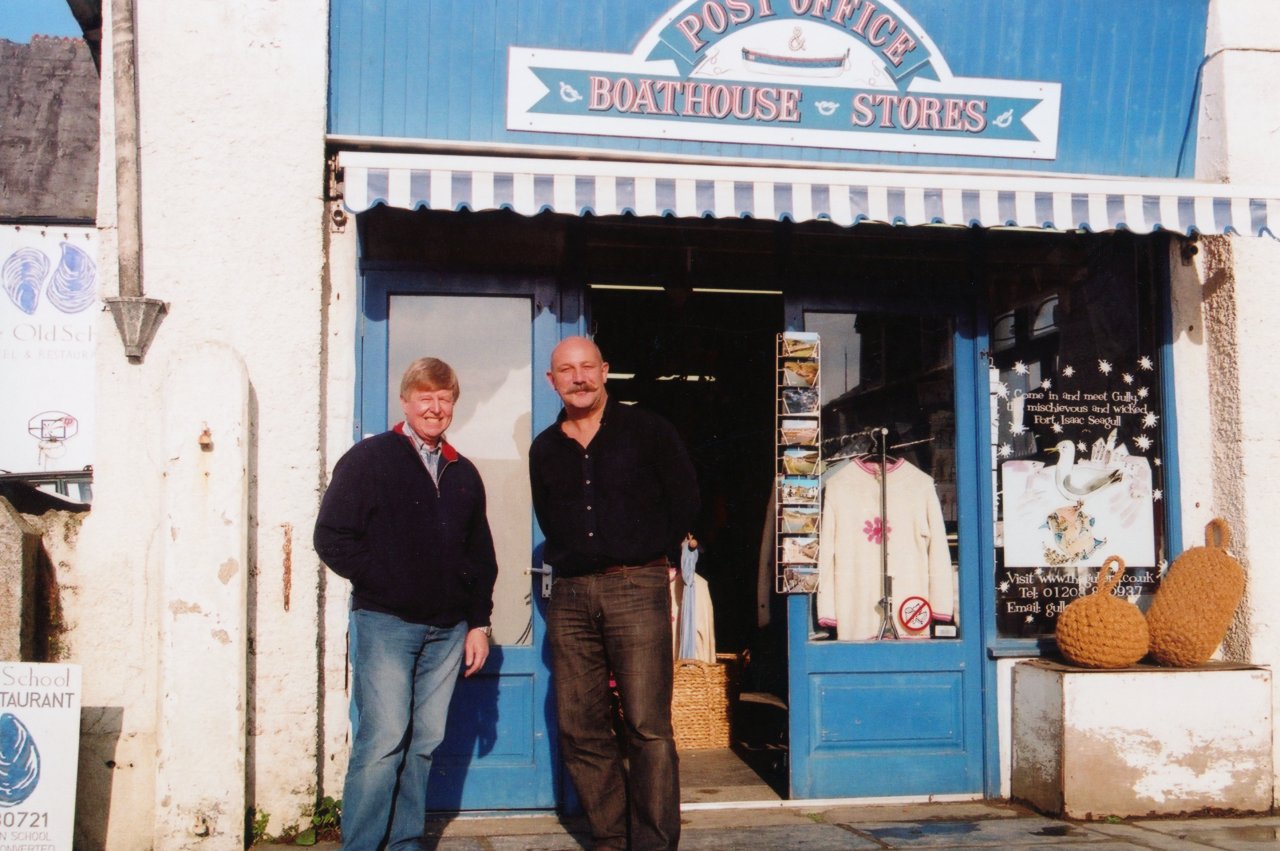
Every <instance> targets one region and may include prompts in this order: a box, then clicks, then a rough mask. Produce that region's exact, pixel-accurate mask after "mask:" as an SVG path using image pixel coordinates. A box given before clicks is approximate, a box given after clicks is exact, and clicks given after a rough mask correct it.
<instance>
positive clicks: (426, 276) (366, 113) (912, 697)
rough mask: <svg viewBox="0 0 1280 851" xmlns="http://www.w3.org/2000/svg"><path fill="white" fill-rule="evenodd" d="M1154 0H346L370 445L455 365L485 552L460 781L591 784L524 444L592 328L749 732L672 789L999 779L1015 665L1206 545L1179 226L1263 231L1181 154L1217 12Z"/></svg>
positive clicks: (350, 273)
mask: <svg viewBox="0 0 1280 851" xmlns="http://www.w3.org/2000/svg"><path fill="white" fill-rule="evenodd" d="M1160 5H1161V4H1158V3H1133V4H1126V5H1125V6H1124V7H1122V8H1119V9H1116V8H1113V7H1114V4H1106V3H1102V2H1093V1H1092V0H1086V2H1082V3H1076V4H1071V5H1070V7H1062V8H1058V7H1056V6H1055V7H1054V8H1053V9H1046V8H1044V4H1035V3H1027V2H995V0H992V2H986V3H979V4H966V6H965V9H966V12H965V14H963V15H961V14H959V12H958V11H957V10H956V9H955V6H954V4H947V3H944V2H940V0H901V2H890V0H885V1H884V2H881V3H878V4H872V3H867V2H839V3H831V2H808V0H803V1H802V0H790V2H783V0H773V1H772V2H769V0H752V2H748V0H725V2H716V0H709V2H678V3H674V4H672V5H671V6H670V7H669V8H663V9H658V10H656V11H655V9H654V8H653V7H652V6H651V5H650V4H644V3H640V2H616V3H611V4H594V3H587V2H583V3H558V4H543V3H538V2H532V0H529V1H528V2H517V3H507V4H488V3H481V4H471V5H467V6H457V7H435V8H431V9H428V8H426V6H425V4H424V5H423V8H420V9H419V8H417V7H412V8H411V7H410V6H408V5H388V6H386V7H381V6H380V7H377V8H376V9H375V8H371V7H369V4H363V3H360V2H355V0H333V2H332V4H331V9H332V22H331V47H332V67H331V80H330V146H331V149H332V152H333V157H332V158H331V167H332V169H333V176H334V181H333V186H334V196H335V198H334V201H335V204H334V211H335V213H334V220H335V226H334V228H333V230H334V234H333V242H334V245H335V246H337V248H335V249H331V253H330V261H331V269H330V275H331V278H332V281H333V288H334V291H335V293H336V294H337V295H339V296H344V295H345V296H349V297H350V300H354V302H355V307H354V308H350V309H351V311H352V312H351V313H350V314H349V315H348V314H343V313H341V312H339V311H337V310H334V311H333V313H332V315H331V316H330V317H329V318H328V322H329V323H330V324H331V325H333V326H334V327H335V329H336V331H337V334H338V336H337V338H336V339H337V340H339V341H340V342H342V343H343V344H344V345H345V342H349V343H350V351H351V354H352V356H353V357H354V361H355V373H354V377H353V381H352V385H353V387H354V388H355V396H356V398H355V404H354V413H353V415H352V416H351V420H350V422H351V428H350V438H352V439H357V438H359V437H360V436H361V435H363V434H371V433H376V432H378V431H381V430H383V429H384V428H386V427H387V426H388V425H390V424H391V423H392V422H394V420H393V419H392V417H393V416H394V415H395V410H396V409H397V408H398V405H397V404H396V399H395V389H394V388H395V387H396V383H397V382H398V377H399V374H400V372H401V371H402V370H403V368H404V365H405V364H406V363H407V362H408V361H410V360H411V359H412V358H414V357H416V356H419V355H422V354H432V355H436V356H439V357H443V358H444V359H445V360H448V361H449V362H451V363H453V364H454V365H455V366H456V367H457V368H458V372H459V374H460V378H461V381H462V385H463V392H462V396H461V398H460V400H459V405H458V409H457V412H456V413H455V419H454V428H453V431H451V433H450V438H451V440H452V441H453V442H454V443H456V445H457V446H458V447H459V448H460V450H461V451H462V452H463V453H464V454H466V455H468V456H469V457H471V458H472V459H473V460H475V461H476V462H477V465H478V466H479V468H480V470H481V473H482V475H483V477H484V479H485V482H486V487H487V490H488V493H489V515H490V520H491V523H492V525H493V527H494V530H495V535H496V539H497V546H498V550H499V563H500V566H501V570H500V577H499V584H498V589H497V592H496V603H495V613H494V636H493V639H494V644H495V647H494V649H493V653H492V654H491V656H490V660H489V663H488V665H487V666H486V669H485V671H484V673H483V675H482V676H480V677H477V678H472V679H470V680H467V681H464V682H463V683H461V684H460V687H459V691H458V697H457V698H456V700H455V705H454V707H453V714H452V716H451V720H450V725H449V731H450V732H449V737H448V739H447V741H446V743H445V745H444V747H443V749H442V753H441V754H440V756H439V757H438V759H437V770H436V774H435V780H434V782H435V784H436V785H435V787H434V788H433V790H432V805H433V806H434V807H438V808H439V809H442V810H538V809H551V808H556V807H564V806H572V803H571V800H572V790H571V789H568V788H566V783H565V780H564V778H563V777H562V775H561V771H560V766H559V763H558V760H557V755H556V743H555V736H556V733H555V723H554V700H555V694H554V689H553V686H552V682H551V677H550V674H549V670H548V665H547V653H546V650H545V642H544V631H545V630H544V620H543V618H544V611H545V600H546V595H547V591H548V588H549V583H550V581H551V577H550V575H549V574H548V572H547V570H546V568H545V567H544V565H543V564H542V560H541V554H540V542H541V535H540V532H539V530H538V529H537V527H536V523H535V521H534V519H533V513H532V510H531V505H530V501H529V494H528V481H527V465H526V458H527V450H528V448H529V445H530V442H531V440H532V438H533V436H534V435H535V434H537V433H538V432H539V431H540V430H541V429H543V428H545V427H546V426H547V425H548V424H549V423H551V422H552V421H553V420H554V418H555V415H556V413H557V412H558V409H559V405H558V400H557V398H556V396H555V394H554V393H553V392H552V390H551V388H550V387H549V386H548V385H547V383H546V382H545V381H544V380H543V373H544V372H545V370H546V368H547V366H548V363H549V356H550V352H551V349H552V348H553V347H554V345H555V344H556V342H558V341H559V340H560V339H562V338H563V337H565V336H568V335H572V334H590V335H592V336H593V337H594V339H595V340H596V341H597V342H598V343H599V345H600V347H601V349H602V351H603V353H604V355H605V358H606V360H607V361H608V362H609V381H608V387H609V391H610V394H611V395H612V396H614V397H615V398H618V399H620V400H621V401H623V402H624V403H628V404H638V405H642V406H644V407H647V408H650V409H652V410H656V411H658V412H660V413H662V414H663V415H664V416H666V417H667V418H668V419H670V420H671V421H672V422H673V423H674V424H675V425H676V426H677V428H678V429H679V430H680V432H681V434H682V435H683V437H684V439H685V441H686V443H687V444H688V446H689V448H690V451H691V454H692V456H693V458H694V461H695V465H696V468H697V471H698V477H699V486H700V490H701V493H702V497H703V506H702V512H701V515H700V517H699V520H698V528H696V529H695V530H693V531H694V532H695V533H696V534H697V536H698V539H699V541H700V544H701V551H700V558H699V564H698V573H699V575H700V576H701V577H702V579H703V580H705V583H706V586H707V588H708V592H709V601H710V610H711V613H713V615H714V628H713V629H712V630H710V631H709V632H710V633H711V634H709V635H708V636H706V639H707V643H708V644H713V645H714V647H710V648H705V649H706V650H707V651H708V653H709V656H710V658H715V659H718V660H719V661H718V663H717V664H723V665H726V666H729V667H730V668H731V669H732V678H733V688H732V689H730V690H728V691H727V692H726V700H728V701H730V703H731V705H730V707H729V708H730V716H731V718H732V724H731V727H732V734H731V737H730V742H729V747H727V748H721V749H718V752H716V753H709V752H707V751H704V750H690V751H688V752H685V753H683V754H682V759H683V764H684V765H685V766H686V771H689V772H691V773H690V774H689V775H688V776H686V777H685V778H684V782H683V783H682V785H683V787H684V790H685V796H686V801H687V802H690V803H692V802H697V801H700V800H716V798H715V795H714V794H713V793H711V792H709V791H708V790H709V789H711V788H712V787H715V788H717V789H730V790H733V791H732V792H730V793H729V798H727V800H751V799H754V800H772V799H778V798H781V799H797V800H798V799H806V800H808V799H824V798H857V799H869V798H906V797H911V798H921V797H926V796H927V797H932V798H934V799H937V798H946V797H948V796H954V797H956V798H974V797H999V796H1000V795H1001V794H1002V793H1003V789H1004V788H1005V781H1006V780H1007V773H1008V772H1007V770H1006V769H1005V768H1003V767H1002V766H1004V765H1006V764H1007V747H1005V748H1002V746H1001V739H1002V734H1003V735H1005V736H1007V733H1008V730H1007V724H1005V725H1002V722H1001V720H1000V719H1001V717H1002V715H1005V713H1006V711H1007V700H1008V695H1007V693H1006V692H1005V691H1004V690H1003V686H1002V685H1001V677H1002V670H1005V669H1006V668H1007V663H1008V660H1012V659H1019V658H1026V657H1035V656H1038V655H1041V654H1042V653H1044V652H1046V651H1047V650H1049V649H1051V647H1052V641H1051V636H1052V633H1053V629H1054V623H1055V618H1056V617H1057V615H1058V614H1059V613H1060V612H1061V611H1062V609H1063V607H1064V606H1065V605H1066V604H1067V603H1069V602H1070V601H1071V600H1072V599H1075V598H1076V597H1078V596H1079V595H1081V594H1083V593H1088V591H1089V590H1090V588H1091V583H1092V582H1093V577H1094V576H1095V575H1096V573H1097V569H1098V568H1099V567H1100V566H1101V565H1102V563H1103V561H1104V560H1105V559H1106V558H1107V557H1108V556H1111V555H1120V556H1121V557H1122V558H1123V559H1124V561H1125V563H1126V566H1127V568H1128V572H1127V575H1126V584H1125V588H1124V592H1125V594H1126V595H1127V596H1129V597H1131V598H1132V599H1134V600H1135V601H1136V602H1139V604H1141V603H1142V601H1143V600H1144V598H1146V597H1149V595H1150V594H1152V593H1154V591H1155V588H1156V587H1157V586H1158V582H1159V576H1160V572H1161V570H1162V568H1163V567H1164V566H1166V565H1167V563H1168V561H1169V560H1170V559H1171V558H1172V557H1173V556H1175V555H1176V554H1177V553H1179V552H1180V551H1181V550H1182V548H1183V543H1182V540H1181V534H1180V531H1179V530H1180V528H1181V518H1180V516H1179V496H1178V492H1179V464H1178V439H1177V430H1176V415H1175V406H1174V403H1175V394H1176V390H1177V385H1178V382H1177V380H1176V376H1175V374H1174V358H1173V348H1174V346H1175V343H1176V340H1175V335H1174V330H1173V328H1172V327H1171V322H1170V316H1171V315H1172V307H1171V303H1170V302H1171V287H1170V281H1171V276H1172V274H1173V271H1172V267H1173V266H1174V265H1175V264H1178V263H1180V262H1181V258H1182V257H1183V256H1185V255H1186V254H1187V252H1189V251H1192V250H1194V245H1193V243H1192V242H1191V241H1189V240H1188V238H1187V235H1188V234H1195V233H1201V232H1204V233H1209V232H1212V233H1230V232H1234V233H1247V234H1259V233H1262V232H1264V231H1267V230H1268V212H1269V202H1268V201H1267V200H1266V198H1265V196H1263V197H1260V198H1255V197H1253V196H1251V195H1250V194H1249V192H1248V191H1247V190H1244V189H1237V188H1233V187H1225V186H1210V185H1204V184H1197V183H1193V182H1191V181H1188V180H1185V179H1183V178H1184V177H1185V176H1186V174H1185V173H1186V172H1187V167H1186V165H1185V162H1189V161H1190V160H1189V159H1187V158H1188V156H1190V155H1191V154H1193V153H1194V152H1193V151H1189V146H1190V147H1191V148H1193V147H1194V136H1193V137H1192V138H1191V139H1190V140H1188V139H1186V138H1184V137H1183V136H1182V135H1180V134H1181V133H1182V130H1183V125H1184V124H1185V122H1186V116H1187V115H1188V114H1194V111H1195V105H1194V86H1193V85H1191V84H1192V82H1193V81H1194V79H1195V76H1196V68H1197V64H1198V62H1199V61H1200V57H1201V56H1202V54H1203V47H1204V37H1205V36H1204V33H1205V26H1206V23H1205V18H1206V5H1205V4H1202V3H1190V4H1187V5H1188V7H1189V9H1190V11H1191V12H1192V13H1193V14H1188V15H1185V16H1176V17H1177V18H1178V19H1177V20H1176V21H1172V20H1171V21H1168V22H1165V23H1159V24H1156V25H1152V24H1151V21H1152V20H1163V19H1159V18H1156V19H1153V18H1152V17H1150V13H1151V12H1152V11H1153V9H1154V8H1155V7H1157V6H1160ZM1091 7H1096V8H1091ZM1149 7H1150V8H1149ZM552 10H555V14H551V11H552ZM1103 12H1105V15H1103V14H1102V13H1103ZM1102 17H1105V18H1107V19H1108V24H1107V26H1105V27H1104V26H1102V25H1101V24H1100V23H1098V20H1099V19H1100V18H1102ZM1171 17H1172V16H1171ZM1067 18H1069V19H1070V20H1066V19H1067ZM1051 19H1052V20H1051ZM1068 24H1069V25H1070V28H1071V31H1072V32H1074V33H1075V34H1076V36H1077V38H1076V40H1075V42H1074V43H1073V44H1072V46H1071V47H1070V48H1066V47H1064V46H1063V45H1062V44H1060V43H1059V40H1058V39H1057V38H1056V37H1055V36H1054V35H1053V34H1054V33H1056V32H1060V31H1061V28H1062V27H1064V26H1067V25H1068ZM1117 30H1124V31H1127V32H1131V33H1137V32H1141V33H1142V34H1143V37H1144V38H1149V39H1151V41H1152V44H1151V49H1150V50H1149V51H1146V52H1144V51H1141V50H1137V49H1133V47H1132V46H1130V48H1129V49H1128V51H1127V52H1126V53H1125V55H1124V56H1122V57H1116V56H1115V55H1113V52H1111V47H1110V42H1109V39H1110V38H1111V36H1110V33H1112V32H1114V31H1117ZM1038 40H1039V41H1038ZM1009 43H1017V44H1019V45H1020V47H1019V50H1018V51H1017V52H1016V55H1015V54H1006V53H999V52H998V51H994V50H992V49H989V48H991V46H992V45H996V44H1009ZM997 53H999V55H996V54H997ZM1103 56H1107V57H1108V61H1107V62H1106V63H1103V62H1101V57H1103ZM1082 67H1083V68H1088V69H1092V70H1090V71H1089V72H1088V73H1087V74H1086V75H1085V76H1084V77H1083V78H1080V77H1078V76H1073V74H1074V71H1075V69H1079V68H1082ZM962 71H963V74H964V75H963V76H962V74H961V72H962ZM1113 91H1124V92H1125V93H1126V94H1125V96H1124V98H1125V99H1124V103H1123V106H1124V108H1123V109H1121V103H1119V102H1108V97H1104V95H1107V94H1108V93H1109V92H1113ZM1135 92H1147V93H1148V95H1144V96H1143V97H1142V98H1138V97H1136V96H1135V94H1134V93H1135ZM1156 92H1159V93H1160V95H1159V97H1156V96H1155V94H1154V93H1156ZM1111 99H1112V100H1115V96H1114V95H1113V96H1111ZM1175 131H1176V132H1175ZM1080 174H1088V175H1090V176H1088V177H1080V176H1077V175H1080ZM1271 203H1274V202H1271ZM344 309H349V308H344ZM344 341H345V342H344ZM342 356H345V355H344V353H343V352H340V353H339V357H342ZM1002 666H1003V667H1002ZM1005 672H1006V673H1007V670H1005ZM1006 717H1007V716H1006ZM676 720H677V724H679V723H680V720H681V719H679V718H677V719H676ZM1002 727H1003V729H1002ZM693 772H696V776H695V774H694V773H693ZM744 778H745V779H744ZM700 796H706V797H705V798H703V797H700ZM718 800H721V801H723V800H726V798H724V797H723V796H721V797H720V798H719V799H718Z"/></svg>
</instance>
